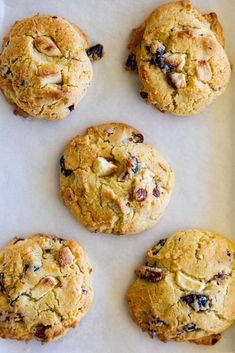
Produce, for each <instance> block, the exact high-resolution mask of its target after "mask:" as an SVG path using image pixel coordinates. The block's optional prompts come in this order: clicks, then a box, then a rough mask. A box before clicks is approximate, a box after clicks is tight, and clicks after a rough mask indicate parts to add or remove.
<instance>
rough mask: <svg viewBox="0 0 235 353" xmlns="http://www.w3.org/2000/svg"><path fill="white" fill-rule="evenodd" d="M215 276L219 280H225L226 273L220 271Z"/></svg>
mask: <svg viewBox="0 0 235 353" xmlns="http://www.w3.org/2000/svg"><path fill="white" fill-rule="evenodd" d="M214 278H215V279H216V280H218V281H224V280H225V274H224V271H222V272H218V273H217V274H216V275H215V276H214Z"/></svg>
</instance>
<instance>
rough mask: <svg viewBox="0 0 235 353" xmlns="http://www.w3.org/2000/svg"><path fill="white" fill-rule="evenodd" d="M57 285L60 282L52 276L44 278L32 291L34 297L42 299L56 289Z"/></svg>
mask: <svg viewBox="0 0 235 353" xmlns="http://www.w3.org/2000/svg"><path fill="white" fill-rule="evenodd" d="M57 283H58V281H57V280H56V279H55V278H54V277H52V276H47V277H44V278H42V279H41V281H40V282H39V283H38V284H37V285H36V286H35V287H34V288H33V289H32V297H33V298H34V299H39V298H41V297H42V296H43V295H45V294H47V293H48V292H49V291H50V290H51V289H52V288H54V287H55V285H56V284H57Z"/></svg>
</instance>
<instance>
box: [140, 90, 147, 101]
mask: <svg viewBox="0 0 235 353" xmlns="http://www.w3.org/2000/svg"><path fill="white" fill-rule="evenodd" d="M140 95H141V97H142V98H143V99H146V98H148V93H147V92H144V91H141V92H140Z"/></svg>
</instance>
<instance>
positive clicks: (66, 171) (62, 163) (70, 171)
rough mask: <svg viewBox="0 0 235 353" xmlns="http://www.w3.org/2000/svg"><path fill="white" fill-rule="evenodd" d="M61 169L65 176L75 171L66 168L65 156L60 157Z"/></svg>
mask: <svg viewBox="0 0 235 353" xmlns="http://www.w3.org/2000/svg"><path fill="white" fill-rule="evenodd" d="M60 170H61V173H62V174H64V176H66V177H67V176H69V175H71V174H72V173H73V171H72V170H71V169H66V168H65V163H64V156H62V157H61V158H60Z"/></svg>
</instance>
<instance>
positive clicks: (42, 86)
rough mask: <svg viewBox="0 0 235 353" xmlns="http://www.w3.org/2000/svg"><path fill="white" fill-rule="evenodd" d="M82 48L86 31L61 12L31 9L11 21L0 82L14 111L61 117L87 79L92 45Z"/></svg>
mask: <svg viewBox="0 0 235 353" xmlns="http://www.w3.org/2000/svg"><path fill="white" fill-rule="evenodd" d="M100 47H102V46H100ZM93 48H94V47H93ZM86 50H89V49H88V40H87V37H86V35H85V34H84V33H83V32H82V31H81V30H80V29H79V28H78V27H77V26H75V25H74V24H72V23H70V22H68V21H67V20H66V19H64V18H62V17H58V16H48V15H36V16H34V17H32V18H27V19H24V20H22V21H17V22H16V23H15V24H14V26H13V27H12V29H11V31H10V33H9V35H8V36H7V37H5V38H4V40H3V50H2V53H1V55H0V88H1V90H2V92H3V93H4V95H5V96H6V98H7V100H8V101H9V102H10V103H12V104H14V105H15V106H16V109H15V113H16V114H18V115H22V116H24V117H27V116H28V115H31V116H34V117H37V118H43V119H49V120H58V119H63V118H65V117H66V116H67V115H68V114H69V113H70V112H71V111H72V110H74V109H75V107H76V106H77V104H78V102H79V101H80V100H81V98H82V97H83V96H84V95H85V94H86V92H87V88H88V86H89V83H90V81H91V79H92V65H91V62H90V59H89V56H92V54H93V51H91V50H90V51H89V53H88V54H89V56H88V55H87V53H86ZM99 54H100V52H99Z"/></svg>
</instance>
